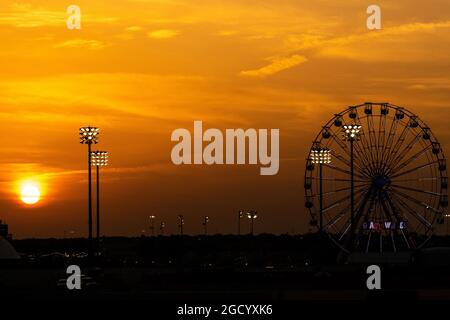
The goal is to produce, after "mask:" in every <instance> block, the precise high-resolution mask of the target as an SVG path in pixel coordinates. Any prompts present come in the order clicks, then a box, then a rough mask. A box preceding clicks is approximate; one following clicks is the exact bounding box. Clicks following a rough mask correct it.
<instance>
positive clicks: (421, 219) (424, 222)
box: [392, 194, 433, 230]
mask: <svg viewBox="0 0 450 320" xmlns="http://www.w3.org/2000/svg"><path fill="white" fill-rule="evenodd" d="M392 197H393V198H394V199H396V201H397V202H398V203H400V204H401V206H402V207H404V208H405V209H406V211H407V212H408V213H409V214H410V215H411V216H412V217H413V218H415V219H416V220H417V221H418V222H419V223H420V224H421V225H423V226H424V227H425V228H426V229H427V230H429V229H432V228H433V225H432V224H431V223H430V222H429V221H428V220H426V219H425V218H424V217H422V216H421V215H419V214H417V212H416V210H414V209H413V208H411V207H410V206H409V205H408V204H407V203H406V202H405V201H403V200H402V199H401V198H399V197H398V196H397V195H395V194H394V195H392Z"/></svg>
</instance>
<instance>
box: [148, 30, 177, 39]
mask: <svg viewBox="0 0 450 320" xmlns="http://www.w3.org/2000/svg"><path fill="white" fill-rule="evenodd" d="M179 34H180V31H179V30H172V29H160V30H154V31H150V32H149V33H148V36H149V38H151V39H169V38H173V37H176V36H177V35H179Z"/></svg>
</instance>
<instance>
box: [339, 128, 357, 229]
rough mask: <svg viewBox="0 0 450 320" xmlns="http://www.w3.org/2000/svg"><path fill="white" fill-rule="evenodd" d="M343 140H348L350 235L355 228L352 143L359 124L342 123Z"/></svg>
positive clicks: (355, 137) (355, 138)
mask: <svg viewBox="0 0 450 320" xmlns="http://www.w3.org/2000/svg"><path fill="white" fill-rule="evenodd" d="M343 129H344V140H345V141H349V142H350V235H353V231H354V229H355V164H354V154H353V153H354V152H353V144H354V142H355V141H356V140H358V138H359V132H360V131H361V126H360V125H358V124H350V125H344V127H343Z"/></svg>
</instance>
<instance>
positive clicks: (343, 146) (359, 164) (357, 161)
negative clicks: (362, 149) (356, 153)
mask: <svg viewBox="0 0 450 320" xmlns="http://www.w3.org/2000/svg"><path fill="white" fill-rule="evenodd" d="M331 136H332V138H333V140H334V141H335V142H336V144H337V145H338V146H339V147H340V148H341V149H342V150H343V151H344V152H345V153H346V154H347V156H348V159H350V150H349V148H348V146H347V144H345V143H344V142H342V141H341V140H340V139H338V138H336V134H334V133H333V134H332V135H331ZM331 152H332V154H333V156H335V157H336V158H337V159H339V160H340V161H342V162H343V163H345V164H346V165H347V166H349V167H350V161H349V160H347V159H346V158H344V157H342V156H341V155H339V154H337V153H336V152H335V151H334V150H332V151H331ZM354 164H355V168H356V169H357V170H358V171H359V172H361V173H362V172H364V171H365V170H364V169H363V168H365V167H366V165H365V164H364V163H363V162H361V160H360V159H359V158H358V157H355V158H354Z"/></svg>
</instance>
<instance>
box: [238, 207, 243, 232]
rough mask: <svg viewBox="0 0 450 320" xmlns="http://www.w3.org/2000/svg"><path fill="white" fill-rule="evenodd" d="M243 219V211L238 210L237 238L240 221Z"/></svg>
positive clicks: (239, 230)
mask: <svg viewBox="0 0 450 320" xmlns="http://www.w3.org/2000/svg"><path fill="white" fill-rule="evenodd" d="M243 217H244V211H242V210H239V212H238V236H240V235H241V219H242V218H243Z"/></svg>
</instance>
